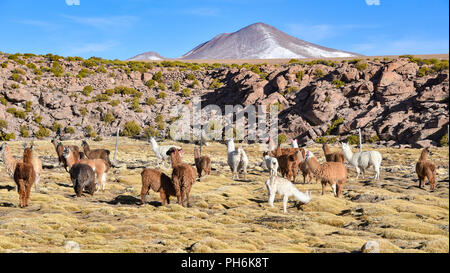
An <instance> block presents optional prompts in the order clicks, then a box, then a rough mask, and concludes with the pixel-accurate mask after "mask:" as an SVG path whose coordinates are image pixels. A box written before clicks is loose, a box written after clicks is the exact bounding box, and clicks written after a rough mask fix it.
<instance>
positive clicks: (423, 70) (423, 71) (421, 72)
mask: <svg viewBox="0 0 450 273" xmlns="http://www.w3.org/2000/svg"><path fill="white" fill-rule="evenodd" d="M430 73H431V69H430V68H428V67H427V66H422V67H421V68H419V70H417V77H424V76H426V75H428V74H430Z"/></svg>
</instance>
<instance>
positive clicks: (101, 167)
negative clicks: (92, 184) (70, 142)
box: [63, 147, 109, 191]
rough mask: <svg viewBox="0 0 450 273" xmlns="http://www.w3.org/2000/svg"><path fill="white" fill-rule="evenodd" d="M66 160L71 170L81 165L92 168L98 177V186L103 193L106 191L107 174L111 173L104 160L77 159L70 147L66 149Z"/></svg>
mask: <svg viewBox="0 0 450 273" xmlns="http://www.w3.org/2000/svg"><path fill="white" fill-rule="evenodd" d="M63 155H64V158H65V160H66V161H67V166H68V167H69V169H71V168H72V166H73V165H75V164H78V163H81V164H86V165H88V166H89V167H91V168H92V170H93V171H94V172H95V174H96V176H97V181H98V182H97V185H98V186H99V188H101V189H102V191H104V190H105V186H106V173H107V172H108V171H109V165H108V163H106V162H105V161H104V160H103V159H100V158H95V159H76V158H75V154H74V153H73V152H72V150H71V149H70V148H69V147H64V152H63Z"/></svg>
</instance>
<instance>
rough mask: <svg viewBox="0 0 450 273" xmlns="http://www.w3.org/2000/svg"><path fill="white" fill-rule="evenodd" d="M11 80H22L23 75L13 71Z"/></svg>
mask: <svg viewBox="0 0 450 273" xmlns="http://www.w3.org/2000/svg"><path fill="white" fill-rule="evenodd" d="M10 79H11V80H13V81H16V82H21V81H22V77H21V76H20V74H17V73H13V74H12V75H11V78H10Z"/></svg>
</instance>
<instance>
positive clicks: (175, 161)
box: [167, 147, 197, 207]
mask: <svg viewBox="0 0 450 273" xmlns="http://www.w3.org/2000/svg"><path fill="white" fill-rule="evenodd" d="M167 155H169V156H170V159H171V162H172V184H173V187H174V188H175V193H176V196H177V201H178V204H180V205H182V206H184V207H186V206H188V207H189V193H190V192H191V188H192V185H194V183H195V181H196V180H197V172H196V171H195V169H194V167H192V166H191V165H189V164H186V163H182V162H181V156H180V153H179V151H178V149H177V148H174V147H172V148H170V149H169V150H168V151H167ZM185 196H186V205H185V204H184V197H185Z"/></svg>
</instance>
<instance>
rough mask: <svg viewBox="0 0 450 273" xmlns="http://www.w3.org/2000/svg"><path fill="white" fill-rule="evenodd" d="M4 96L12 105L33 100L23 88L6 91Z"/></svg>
mask: <svg viewBox="0 0 450 273" xmlns="http://www.w3.org/2000/svg"><path fill="white" fill-rule="evenodd" d="M4 95H5V97H6V99H7V100H8V101H10V102H13V103H16V102H23V101H31V100H32V99H33V95H32V94H31V92H30V91H28V90H26V89H24V88H18V89H12V90H6V91H5V93H4Z"/></svg>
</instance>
